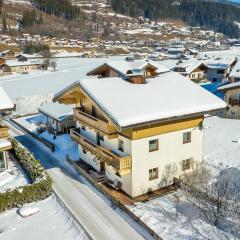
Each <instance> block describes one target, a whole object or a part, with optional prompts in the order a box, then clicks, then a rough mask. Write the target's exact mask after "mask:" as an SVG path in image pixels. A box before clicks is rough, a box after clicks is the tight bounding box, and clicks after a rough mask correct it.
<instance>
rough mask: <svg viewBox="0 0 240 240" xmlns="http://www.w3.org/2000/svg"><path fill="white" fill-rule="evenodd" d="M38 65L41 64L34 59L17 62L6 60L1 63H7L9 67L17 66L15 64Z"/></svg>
mask: <svg viewBox="0 0 240 240" xmlns="http://www.w3.org/2000/svg"><path fill="white" fill-rule="evenodd" d="M36 64H37V65H40V64H42V63H41V61H38V60H34V61H25V62H19V61H17V60H8V61H6V62H5V63H4V64H3V65H7V66H9V67H17V66H30V65H36Z"/></svg>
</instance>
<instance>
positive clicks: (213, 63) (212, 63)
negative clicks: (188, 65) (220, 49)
mask: <svg viewBox="0 0 240 240" xmlns="http://www.w3.org/2000/svg"><path fill="white" fill-rule="evenodd" d="M235 60H236V59H235V58H220V57H219V58H215V59H214V58H213V59H207V60H205V61H203V62H204V63H205V64H206V65H207V66H208V68H210V69H223V70H225V69H227V68H228V67H229V66H230V65H231V64H233V63H234V61H235Z"/></svg>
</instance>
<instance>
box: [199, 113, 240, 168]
mask: <svg viewBox="0 0 240 240" xmlns="http://www.w3.org/2000/svg"><path fill="white" fill-rule="evenodd" d="M203 151H204V153H203V155H204V162H205V163H206V164H207V165H209V166H211V167H213V168H216V169H218V170H222V169H226V168H231V167H232V168H238V169H240V120H234V119H224V118H218V117H209V118H207V119H205V121H204V140H203Z"/></svg>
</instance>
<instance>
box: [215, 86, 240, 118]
mask: <svg viewBox="0 0 240 240" xmlns="http://www.w3.org/2000/svg"><path fill="white" fill-rule="evenodd" d="M218 91H219V92H222V93H224V100H225V102H226V103H227V108H226V111H225V115H226V117H231V118H240V82H232V83H229V84H226V85H223V86H221V87H219V88H218Z"/></svg>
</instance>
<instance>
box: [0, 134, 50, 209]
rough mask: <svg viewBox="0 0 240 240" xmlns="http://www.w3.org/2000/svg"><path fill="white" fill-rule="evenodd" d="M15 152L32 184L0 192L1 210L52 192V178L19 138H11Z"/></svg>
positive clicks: (29, 201) (39, 198) (34, 200)
mask: <svg viewBox="0 0 240 240" xmlns="http://www.w3.org/2000/svg"><path fill="white" fill-rule="evenodd" d="M9 140H10V142H11V143H12V147H13V152H14V153H15V156H16V158H17V160H18V161H19V163H20V165H21V166H22V168H23V169H24V171H25V172H26V173H27V175H28V177H29V178H30V181H31V184H29V185H26V186H23V187H17V188H15V189H14V190H7V191H6V192H4V193H0V212H3V211H6V210H9V209H12V208H16V207H21V206H23V205H24V204H25V203H32V202H36V201H40V200H43V199H45V198H47V197H48V196H50V195H51V193H52V180H51V178H50V176H49V175H48V173H47V172H46V170H45V169H44V168H43V167H42V165H41V164H40V162H39V161H38V160H36V158H35V157H34V156H33V155H32V154H31V153H30V152H29V151H28V150H27V149H26V148H25V147H23V146H22V145H21V144H20V143H19V142H18V141H17V140H15V139H13V138H10V139H9Z"/></svg>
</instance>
